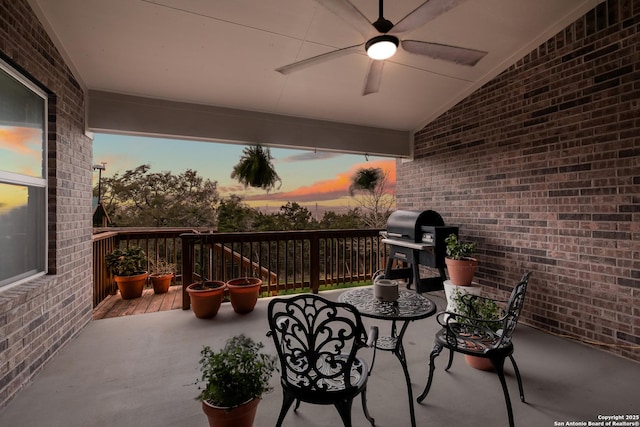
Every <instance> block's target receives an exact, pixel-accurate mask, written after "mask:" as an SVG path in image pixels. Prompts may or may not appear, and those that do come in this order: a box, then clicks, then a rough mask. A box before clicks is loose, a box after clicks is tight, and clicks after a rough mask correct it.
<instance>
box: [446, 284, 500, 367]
mask: <svg viewBox="0 0 640 427" xmlns="http://www.w3.org/2000/svg"><path fill="white" fill-rule="evenodd" d="M452 300H453V305H454V310H453V311H454V312H455V313H457V314H459V315H461V316H463V317H457V318H456V320H457V322H458V323H461V324H464V325H467V326H469V331H470V332H469V333H473V332H471V331H473V330H474V329H477V330H478V331H482V330H487V329H488V330H490V331H492V332H493V333H496V332H497V331H498V330H499V329H500V328H501V327H502V323H501V322H498V320H500V319H501V318H502V316H504V314H505V313H504V310H503V309H502V307H500V305H498V303H496V302H495V301H494V300H492V299H490V298H484V297H480V296H478V295H473V294H467V293H466V292H463V291H460V290H459V289H456V290H455V291H454V292H453V298H452ZM478 333H480V332H478ZM464 358H465V361H466V362H467V364H468V365H469V366H471V367H472V368H475V369H481V370H483V371H490V370H492V369H493V365H492V364H491V361H490V360H489V359H487V358H483V357H476V356H471V355H467V354H465V356H464Z"/></svg>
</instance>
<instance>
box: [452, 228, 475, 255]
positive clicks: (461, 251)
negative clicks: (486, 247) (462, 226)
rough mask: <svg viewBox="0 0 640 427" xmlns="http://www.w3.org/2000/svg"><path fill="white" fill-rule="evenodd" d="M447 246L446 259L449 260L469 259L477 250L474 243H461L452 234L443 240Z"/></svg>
mask: <svg viewBox="0 0 640 427" xmlns="http://www.w3.org/2000/svg"><path fill="white" fill-rule="evenodd" d="M444 242H445V243H446V244H447V249H446V251H447V257H449V258H451V259H465V258H471V257H472V256H473V255H474V254H475V253H476V250H477V245H476V244H475V243H474V242H463V241H461V240H458V236H457V235H455V234H454V233H451V234H449V236H448V237H447V238H446V239H444Z"/></svg>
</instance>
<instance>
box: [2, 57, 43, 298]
mask: <svg viewBox="0 0 640 427" xmlns="http://www.w3.org/2000/svg"><path fill="white" fill-rule="evenodd" d="M0 72H4V73H6V74H8V75H9V76H11V77H13V78H14V79H15V80H17V81H18V82H19V83H21V84H22V85H23V86H25V88H26V89H28V90H30V91H32V92H33V93H34V94H35V95H37V96H39V97H40V98H42V102H43V109H44V111H43V114H44V116H43V117H44V121H43V126H44V128H43V129H42V131H43V141H42V157H43V158H42V175H43V176H41V177H39V178H38V177H34V176H28V175H22V174H19V173H14V172H8V171H4V170H1V169H0V184H14V185H23V186H30V187H38V188H43V191H44V206H43V208H44V216H43V221H44V223H43V224H40V229H41V230H42V236H36V237H38V238H41V239H42V248H43V251H44V254H42V265H39V266H36V270H35V271H25V272H23V273H21V274H19V275H18V276H16V277H15V280H13V281H9V282H6V283H4V284H3V283H2V282H0V292H3V291H6V290H8V289H10V288H13V287H15V286H18V285H20V284H22V283H24V282H27V281H30V280H33V279H35V278H37V277H40V276H43V275H45V274H47V268H48V257H47V252H48V247H49V241H48V233H47V228H48V227H47V224H48V221H49V220H48V211H49V207H48V196H49V188H48V185H47V174H48V170H49V167H48V154H47V153H48V113H49V111H48V95H47V93H46V92H45V91H44V90H42V89H41V88H40V87H38V86H37V85H36V84H34V83H33V82H32V81H30V80H29V79H28V78H26V77H25V76H23V75H22V74H21V73H20V72H18V71H17V70H16V69H15V68H13V67H12V66H11V65H10V64H8V63H7V62H5V61H4V60H3V59H2V58H0ZM36 229H38V228H37V227H36ZM5 280H8V279H5Z"/></svg>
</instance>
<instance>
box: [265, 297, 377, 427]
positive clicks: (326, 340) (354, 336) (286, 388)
mask: <svg viewBox="0 0 640 427" xmlns="http://www.w3.org/2000/svg"><path fill="white" fill-rule="evenodd" d="M268 320H269V329H270V330H269V332H268V333H267V335H269V336H271V337H272V338H273V341H274V343H275V346H276V349H277V352H278V357H279V359H280V375H281V377H280V383H281V385H282V392H283V402H282V408H281V410H280V415H279V417H278V422H277V424H276V426H278V427H280V425H281V424H282V421H283V420H284V417H285V415H286V414H287V412H288V410H289V408H290V407H291V405H292V404H293V402H294V401H295V402H296V406H295V409H294V410H297V409H298V408H299V406H300V402H307V403H312V404H319V405H334V406H335V407H336V409H337V410H338V413H339V414H340V417H341V418H342V421H343V423H344V425H345V427H351V406H352V402H353V399H354V398H355V397H356V396H357V395H358V394H360V395H361V397H362V407H363V409H364V415H365V416H366V417H367V420H369V422H370V423H371V425H374V419H373V418H372V417H371V416H370V415H369V411H368V409H367V397H366V395H367V379H368V377H369V374H370V372H371V369H372V368H373V363H374V362H375V342H376V340H377V336H378V329H377V327H375V326H374V327H372V328H371V330H370V333H369V336H368V337H367V332H366V330H365V328H364V325H363V323H362V320H361V318H360V314H359V313H358V311H357V310H356V309H355V308H354V307H353V306H352V305H350V304H344V303H339V302H333V301H329V300H327V299H325V298H323V297H320V296H318V295H314V294H303V295H298V296H294V297H290V298H286V297H285V298H274V299H272V300H271V301H270V302H269V308H268ZM364 347H371V348H373V356H372V358H371V367H369V365H368V363H367V362H366V361H365V360H364V359H363V358H361V357H360V356H358V355H357V353H358V350H360V349H361V348H364Z"/></svg>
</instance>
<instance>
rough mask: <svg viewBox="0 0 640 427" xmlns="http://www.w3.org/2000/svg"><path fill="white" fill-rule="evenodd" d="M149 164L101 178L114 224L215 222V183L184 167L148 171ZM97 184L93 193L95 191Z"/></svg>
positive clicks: (105, 198) (192, 225)
mask: <svg viewBox="0 0 640 427" xmlns="http://www.w3.org/2000/svg"><path fill="white" fill-rule="evenodd" d="M150 169H151V166H150V165H141V166H138V167H137V168H135V169H132V170H127V171H125V172H124V173H123V174H122V175H119V174H115V175H114V176H113V177H111V178H103V179H102V190H103V198H102V202H103V205H104V207H105V209H106V211H107V213H108V214H109V217H110V218H111V220H112V223H113V225H114V226H121V227H134V226H138V227H206V226H211V227H213V226H215V223H216V216H215V212H216V210H215V208H216V205H217V203H218V200H219V195H218V190H217V183H216V182H215V181H211V180H209V179H206V180H205V179H203V178H202V177H200V176H198V173H197V172H195V171H193V170H191V169H188V170H187V171H185V172H183V173H181V174H179V175H173V174H172V173H171V172H160V173H151V172H150ZM97 191H98V190H97V187H96V188H94V194H96V195H97Z"/></svg>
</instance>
